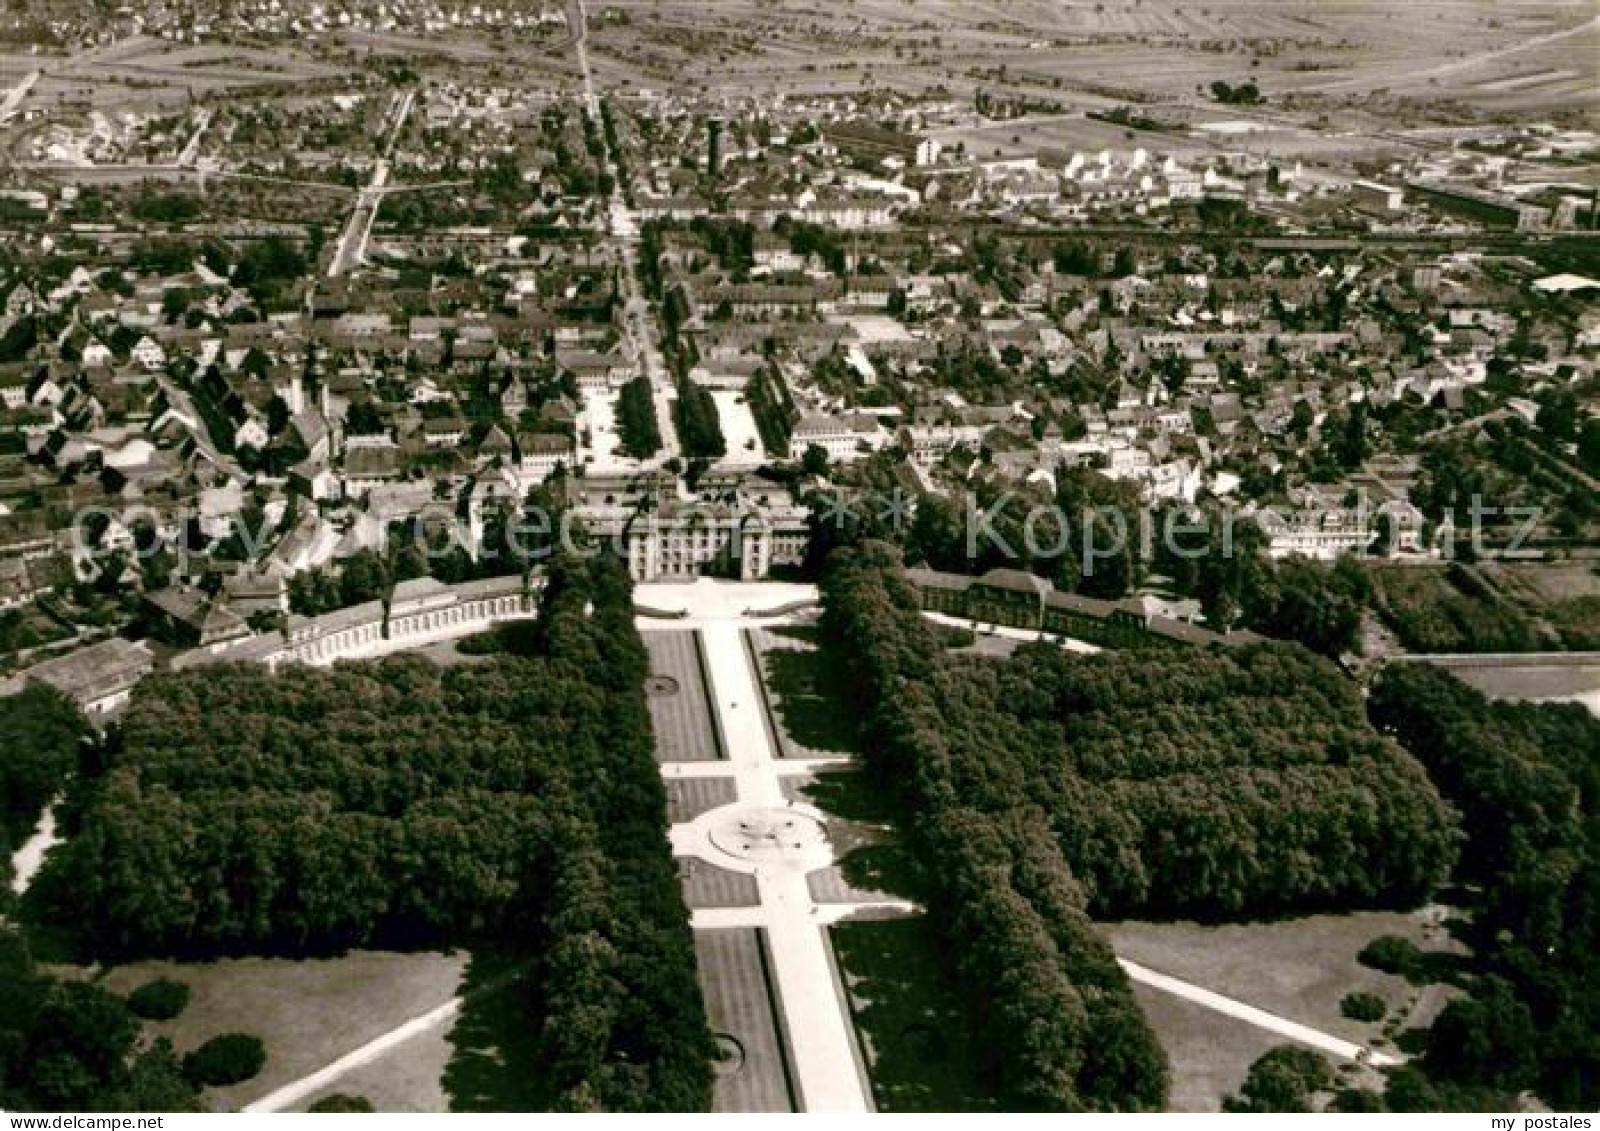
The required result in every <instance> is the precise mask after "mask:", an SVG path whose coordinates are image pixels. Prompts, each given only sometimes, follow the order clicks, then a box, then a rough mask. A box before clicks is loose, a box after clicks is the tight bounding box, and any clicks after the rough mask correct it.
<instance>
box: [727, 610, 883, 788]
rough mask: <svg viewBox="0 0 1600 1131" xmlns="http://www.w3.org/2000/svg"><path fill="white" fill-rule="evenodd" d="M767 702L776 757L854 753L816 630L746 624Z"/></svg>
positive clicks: (851, 730) (851, 732) (850, 728)
mask: <svg viewBox="0 0 1600 1131" xmlns="http://www.w3.org/2000/svg"><path fill="white" fill-rule="evenodd" d="M745 638H746V640H747V641H748V642H749V644H750V648H751V650H752V652H753V653H754V654H755V656H756V657H757V659H758V661H759V662H758V663H757V665H756V669H757V672H758V673H759V674H760V676H761V680H762V686H763V687H764V689H765V691H766V695H767V700H768V703H769V704H770V706H771V714H772V718H773V722H774V724H775V729H776V730H777V732H778V733H777V737H778V755H779V757H782V758H820V757H828V756H834V757H837V756H839V755H848V754H852V753H854V752H855V749H856V735H855V729H854V727H853V726H852V725H851V723H850V719H849V716H848V714H847V713H846V712H845V711H844V710H843V709H842V708H841V703H842V699H841V697H840V696H839V694H838V691H839V688H838V687H837V686H836V684H835V682H834V680H835V679H836V677H835V676H834V674H833V673H832V672H831V670H830V669H829V668H828V666H827V665H826V664H825V663H824V662H823V659H822V654H821V653H820V652H819V651H817V633H816V629H814V628H810V627H804V626H796V627H788V628H775V629H764V628H757V629H751V630H749V631H748V632H747V633H746V634H745Z"/></svg>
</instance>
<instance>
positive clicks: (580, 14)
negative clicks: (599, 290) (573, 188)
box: [567, 0, 683, 463]
mask: <svg viewBox="0 0 1600 1131" xmlns="http://www.w3.org/2000/svg"><path fill="white" fill-rule="evenodd" d="M567 22H568V24H569V25H570V26H571V31H572V46H573V49H574V51H575V52H576V54H577V58H578V72H579V74H580V75H581V76H582V81H583V109H584V113H586V114H587V115H589V118H590V120H591V121H592V122H593V123H594V125H595V128H597V129H598V128H600V123H601V121H602V120H603V119H602V115H601V113H600V96H599V94H597V93H596V91H595V82H594V68H593V67H591V66H590V64H589V12H588V9H587V7H586V6H585V4H584V0H568V3H567ZM605 160H606V169H607V171H608V172H609V173H610V174H611V176H612V178H613V181H614V185H613V187H612V190H611V199H610V200H609V201H608V202H607V211H606V223H607V249H606V258H607V260H608V261H610V262H611V263H614V264H616V266H617V269H618V270H617V274H618V276H619V278H620V281H621V285H622V301H623V329H624V332H625V334H626V337H627V342H628V353H629V356H631V357H632V358H633V361H634V365H635V366H636V367H638V368H639V369H640V370H641V371H642V372H643V373H644V375H645V376H646V377H648V378H649V379H650V387H651V391H652V393H653V400H654V404H655V411H656V423H657V425H658V426H659V427H660V429H661V451H660V452H659V453H658V456H657V460H658V461H659V462H662V463H665V462H667V461H670V460H673V459H676V458H678V457H679V456H680V455H681V454H682V452H683V449H682V447H681V445H680V444H679V442H678V428H677V425H676V424H675V423H674V421H673V418H672V401H673V383H672V372H671V370H670V369H668V368H667V362H666V358H664V357H663V356H662V354H661V347H660V345H659V342H660V333H661V332H660V327H658V326H657V325H656V319H655V312H654V310H653V309H652V307H651V305H650V303H649V301H648V300H647V299H646V298H645V296H644V294H643V292H642V291H641V289H640V287H639V249H640V242H639V222H638V219H637V217H635V216H634V214H633V209H632V208H631V207H630V206H629V204H628V197H627V187H626V186H625V185H624V184H623V171H622V169H621V168H619V167H618V166H617V163H616V155H615V154H613V153H612V152H611V150H610V147H609V146H608V147H607V149H606V158H605Z"/></svg>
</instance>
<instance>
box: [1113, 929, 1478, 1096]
mask: <svg viewBox="0 0 1600 1131" xmlns="http://www.w3.org/2000/svg"><path fill="white" fill-rule="evenodd" d="M1440 920H1441V915H1440V913H1439V912H1438V911H1437V910H1435V911H1433V912H1429V911H1426V910H1425V911H1417V912H1357V913H1354V914H1349V915H1317V916H1311V917H1307V918H1303V919H1291V920H1284V921H1281V922H1273V923H1244V924H1231V925H1226V926H1200V925H1197V924H1194V923H1137V922H1126V923H1110V924H1106V925H1105V931H1106V934H1107V936H1108V937H1109V939H1110V940H1111V944H1112V946H1113V947H1114V948H1115V950H1116V952H1117V954H1118V956H1119V957H1122V958H1126V959H1129V960H1130V961H1133V962H1137V963H1139V964H1140V965H1141V966H1146V967H1149V968H1150V969H1152V970H1156V971H1158V972H1160V973H1162V974H1168V975H1171V976H1172V977H1175V978H1181V979H1183V980H1184V981H1187V982H1193V983H1195V984H1196V985H1199V986H1203V987H1205V988H1206V989H1208V990H1212V991H1214V992H1216V993H1220V994H1223V995H1225V996H1228V997H1232V998H1236V999H1238V1000H1239V1001H1242V1002H1245V1003H1246V1004H1248V1005H1253V1006H1256V1007H1257V1008H1259V1009H1265V1010H1268V1011H1270V1012H1273V1013H1277V1014H1279V1015H1280V1016H1283V1017H1287V1018H1289V1019H1290V1020H1292V1021H1298V1022H1300V1023H1301V1024H1304V1025H1309V1026H1312V1027H1313V1028H1316V1029H1320V1030H1322V1031H1324V1032H1327V1033H1331V1034H1333V1035H1334V1036H1336V1037H1342V1038H1344V1039H1345V1040H1349V1041H1355V1042H1358V1043H1362V1044H1367V1045H1371V1046H1373V1047H1376V1048H1380V1049H1386V1050H1387V1051H1390V1052H1392V1051H1393V1048H1392V1042H1393V1038H1394V1036H1396V1035H1397V1034H1398V1033H1400V1032H1402V1031H1404V1030H1405V1029H1408V1028H1421V1027H1424V1026H1426V1025H1428V1024H1430V1023H1431V1022H1432V1020H1433V1018H1434V1016H1435V1015H1436V1014H1437V1013H1438V1011H1439V1010H1440V1009H1441V1008H1443V1006H1444V1003H1445V1002H1446V1001H1448V1000H1449V998H1450V996H1451V994H1453V993H1454V992H1455V991H1454V990H1453V989H1452V988H1451V987H1449V986H1443V985H1438V986H1426V987H1417V986H1412V985H1409V984H1408V983H1406V982H1405V981H1404V980H1403V979H1401V978H1398V977H1395V976H1393V975H1389V974H1384V973H1381V972H1379V971H1377V970H1373V969H1370V968H1369V967H1366V966H1363V965H1362V964H1361V963H1360V962H1358V961H1357V960H1356V955H1357V954H1359V953H1360V951H1361V949H1362V947H1364V946H1366V944H1367V943H1369V942H1371V941H1372V940H1373V939H1375V938H1377V937H1379V936H1380V935H1391V934H1392V935H1400V936H1402V937H1405V938H1408V939H1410V940H1412V941H1413V942H1415V943H1416V944H1417V945H1418V946H1419V947H1421V948H1422V949H1424V950H1427V951H1443V952H1446V953H1449V954H1459V953H1461V948H1460V946H1459V944H1458V943H1456V942H1455V941H1454V940H1453V939H1452V938H1451V937H1450V935H1449V933H1448V931H1447V929H1446V928H1445V927H1444V926H1442V925H1441V922H1440ZM1357 991H1364V992H1367V993H1372V994H1376V995H1378V996H1379V997H1380V998H1382V999H1383V1000H1384V1002H1385V1003H1387V1004H1388V1006H1389V1009H1390V1012H1389V1016H1388V1017H1387V1018H1386V1019H1385V1020H1384V1021H1382V1022H1371V1023H1368V1022H1360V1021H1353V1020H1351V1019H1350V1018H1347V1017H1345V1016H1344V1015H1343V1014H1342V1013H1341V1012H1340V1009H1339V1003H1340V1001H1341V1000H1342V999H1343V998H1344V996H1345V995H1346V994H1349V993H1353V992H1357ZM1139 1000H1140V1003H1141V1005H1143V1006H1144V1008H1145V1015H1146V1017H1147V1018H1148V1019H1149V1020H1150V1023H1151V1026H1152V1027H1153V1028H1154V1029H1155V1031H1156V1036H1157V1037H1158V1038H1159V1039H1160V1040H1161V1044H1162V1047H1163V1048H1165V1049H1166V1050H1167V1056H1168V1058H1169V1059H1170V1061H1171V1063H1172V1073H1173V1103H1174V1105H1175V1106H1179V1107H1181V1108H1183V1109H1184V1110H1216V1108H1217V1105H1218V1104H1220V1102H1221V1099H1222V1097H1223V1096H1224V1095H1225V1094H1227V1093H1228V1092H1230V1091H1232V1090H1233V1089H1234V1088H1236V1087H1237V1086H1238V1084H1239V1081H1240V1080H1242V1079H1243V1078H1244V1069H1245V1068H1246V1067H1248V1065H1249V1063H1250V1060H1252V1059H1254V1057H1255V1056H1257V1055H1259V1054H1260V1052H1264V1051H1265V1050H1266V1049H1267V1048H1270V1047H1271V1046H1272V1045H1274V1044H1281V1043H1283V1039H1282V1038H1280V1037H1276V1036H1274V1035H1273V1034H1271V1033H1265V1032H1262V1031H1260V1030H1253V1031H1252V1032H1253V1033H1257V1034H1259V1035H1260V1037H1261V1038H1265V1042H1266V1043H1265V1044H1262V1043H1261V1041H1260V1040H1258V1039H1256V1037H1255V1036H1253V1035H1252V1033H1246V1032H1235V1031H1234V1029H1235V1028H1236V1027H1238V1028H1242V1029H1249V1028H1250V1027H1249V1026H1242V1025H1241V1023H1239V1022H1234V1021H1230V1020H1229V1019H1227V1018H1226V1017H1224V1016H1222V1015H1220V1014H1217V1013H1214V1012H1211V1011H1209V1010H1201V1012H1203V1013H1205V1014H1206V1018H1201V1017H1198V1016H1197V1015H1196V1013H1195V1011H1196V1010H1197V1009H1199V1007H1197V1006H1194V1005H1191V1004H1189V1003H1186V1002H1183V1001H1180V1000H1178V999H1176V998H1173V997H1172V995H1170V994H1166V993H1163V992H1161V991H1155V990H1148V989H1145V988H1142V987H1141V988H1140V990H1139ZM1207 1018H1208V1019H1209V1020H1207ZM1208 1030H1214V1031H1215V1033H1216V1034H1217V1035H1218V1038H1217V1039H1215V1040H1212V1039H1208V1038H1207V1036H1206V1034H1207V1032H1208Z"/></svg>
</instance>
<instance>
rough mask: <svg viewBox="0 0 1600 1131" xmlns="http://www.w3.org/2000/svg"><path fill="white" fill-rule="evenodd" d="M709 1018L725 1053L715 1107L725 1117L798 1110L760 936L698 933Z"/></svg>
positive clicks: (746, 931)
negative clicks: (738, 1113) (737, 1114)
mask: <svg viewBox="0 0 1600 1131" xmlns="http://www.w3.org/2000/svg"><path fill="white" fill-rule="evenodd" d="M694 947H695V956H696V958H697V960H698V963H699V968H700V990H701V993H703V994H704V995H705V1002H706V1019H707V1020H708V1021H709V1022H710V1024H711V1029H712V1032H713V1033H715V1034H717V1038H718V1044H719V1045H720V1046H721V1047H722V1049H723V1051H724V1056H723V1059H722V1060H721V1061H720V1062H719V1063H718V1064H717V1066H716V1069H715V1071H716V1077H715V1080H714V1084H713V1091H712V1106H713V1108H714V1110H716V1111H720V1112H740V1111H779V1112H787V1111H793V1110H794V1101H793V1099H792V1098H791V1091H790V1086H789V1077H788V1071H787V1069H786V1067H785V1064H784V1054H783V1051H782V1050H783V1040H782V1037H781V1035H780V1033H779V1031H778V1022H777V1019H776V1018H777V1013H776V1011H775V1009H774V1002H773V997H772V991H771V988H770V982H769V978H768V975H767V958H766V953H765V946H764V944H763V942H762V938H761V932H760V931H759V930H755V929H752V928H731V929H727V930H710V931H696V932H695V933H694Z"/></svg>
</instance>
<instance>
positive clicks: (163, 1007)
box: [128, 978, 189, 1021]
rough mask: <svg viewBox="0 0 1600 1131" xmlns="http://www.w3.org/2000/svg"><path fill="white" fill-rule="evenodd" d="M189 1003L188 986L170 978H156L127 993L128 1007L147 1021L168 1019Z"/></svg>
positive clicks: (135, 1014) (181, 1010) (180, 1011)
mask: <svg viewBox="0 0 1600 1131" xmlns="http://www.w3.org/2000/svg"><path fill="white" fill-rule="evenodd" d="M188 1004H189V987H188V986H187V985H185V984H184V983H182V982H175V981H172V980H171V979H170V978H156V979H155V980H153V981H149V982H146V983H144V985H142V986H140V987H139V988H138V989H136V990H134V991H133V992H132V993H131V994H129V995H128V1008H129V1009H130V1010H132V1011H133V1014H134V1016H136V1017H142V1018H144V1019H145V1020H147V1021H170V1020H172V1019H173V1018H174V1017H176V1016H178V1014H180V1013H182V1012H183V1011H184V1008H185V1007H186V1006H188Z"/></svg>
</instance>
